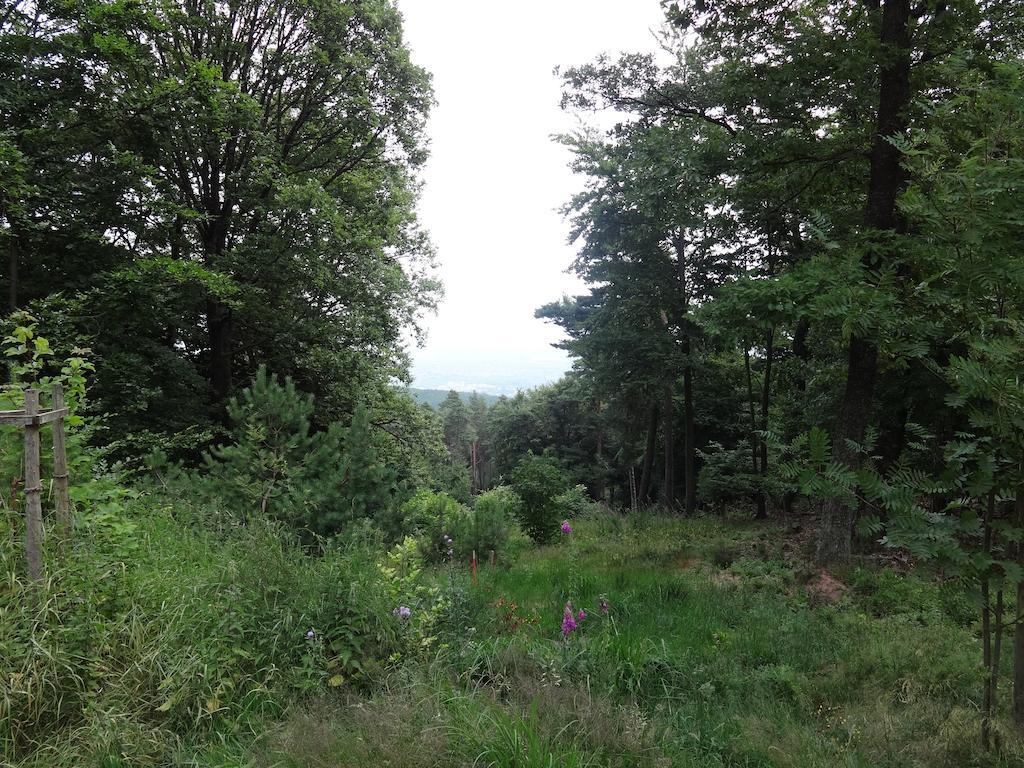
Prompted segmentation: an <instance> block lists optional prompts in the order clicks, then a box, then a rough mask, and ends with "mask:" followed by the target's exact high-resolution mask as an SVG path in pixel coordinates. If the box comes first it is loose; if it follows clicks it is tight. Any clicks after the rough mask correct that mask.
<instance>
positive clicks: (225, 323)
mask: <svg viewBox="0 0 1024 768" xmlns="http://www.w3.org/2000/svg"><path fill="white" fill-rule="evenodd" d="M206 322H207V326H208V332H209V336H210V371H209V377H210V389H211V390H212V391H213V401H214V404H215V405H216V406H217V407H218V408H221V407H223V405H224V403H225V402H226V401H227V399H228V395H229V394H230V393H231V386H232V381H231V380H232V366H231V330H232V327H231V326H232V322H231V310H230V309H228V308H227V307H226V306H224V304H222V303H221V302H219V301H216V300H209V301H207V302H206Z"/></svg>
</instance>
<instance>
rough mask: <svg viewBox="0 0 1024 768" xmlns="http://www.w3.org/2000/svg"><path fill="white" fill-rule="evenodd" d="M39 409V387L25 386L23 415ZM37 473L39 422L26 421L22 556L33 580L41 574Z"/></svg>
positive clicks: (41, 517)
mask: <svg viewBox="0 0 1024 768" xmlns="http://www.w3.org/2000/svg"><path fill="white" fill-rule="evenodd" d="M38 413H39V390H37V389H26V390H25V415H26V416H36V415H38ZM42 490H43V486H42V480H41V479H40V477H39V425H38V424H26V425H25V558H26V560H28V575H29V578H30V579H32V580H33V581H42V578H43V506H42V500H41V499H40V494H41V493H42Z"/></svg>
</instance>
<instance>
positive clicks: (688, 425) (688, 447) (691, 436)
mask: <svg viewBox="0 0 1024 768" xmlns="http://www.w3.org/2000/svg"><path fill="white" fill-rule="evenodd" d="M683 349H684V351H685V352H686V366H685V367H684V368H683V471H684V472H685V473H686V475H685V477H684V478H683V482H684V483H685V497H684V504H685V510H686V514H688V515H692V514H694V512H696V509H697V475H696V464H697V461H696V454H697V446H696V444H695V443H696V434H695V430H694V420H693V366H692V365H690V340H689V338H687V339H686V341H685V342H684V348H683Z"/></svg>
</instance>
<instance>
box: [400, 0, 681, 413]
mask: <svg viewBox="0 0 1024 768" xmlns="http://www.w3.org/2000/svg"><path fill="white" fill-rule="evenodd" d="M398 5H399V8H400V10H401V12H402V15H403V16H404V18H405V35H406V40H407V41H408V44H409V46H410V48H411V49H412V53H413V59H414V61H415V62H416V63H417V64H419V65H421V66H423V67H425V68H426V69H428V70H429V71H430V72H431V73H432V74H433V77H434V90H435V95H436V98H437V101H438V105H437V106H436V107H435V109H434V111H433V113H432V116H431V119H430V123H429V126H428V134H429V137H430V144H431V159H430V161H429V163H428V165H427V167H426V170H425V174H424V181H425V183H426V186H425V189H424V194H423V199H422V203H421V207H420V213H421V217H422V220H423V223H424V224H425V226H426V227H427V229H428V230H429V231H430V233H431V236H432V238H433V241H434V244H435V246H436V247H437V252H438V261H439V264H440V277H441V278H442V280H443V281H444V284H445V299H444V302H443V304H442V306H441V309H440V311H439V313H438V314H437V316H434V317H430V318H428V319H427V323H426V325H427V328H428V338H427V344H426V346H425V347H424V348H422V349H416V350H414V351H413V359H414V364H413V378H414V386H419V387H428V388H443V389H450V388H454V389H461V390H467V391H468V390H474V389H475V390H478V391H481V392H494V393H509V392H515V390H516V389H517V388H525V387H531V386H535V385H537V384H542V383H545V382H549V381H553V380H555V379H557V378H558V377H559V376H560V375H561V374H562V373H563V372H565V371H566V370H568V368H569V361H568V358H567V357H566V355H565V353H564V352H562V351H561V350H557V349H554V348H552V347H551V343H552V342H553V341H555V340H557V339H558V337H559V336H558V331H557V329H555V328H552V327H551V326H550V325H548V324H546V323H544V322H542V321H540V320H536V319H534V317H533V313H534V310H536V309H537V307H539V306H540V305H542V304H545V303H547V302H549V301H553V300H556V299H558V298H560V297H561V295H562V294H564V293H570V294H572V293H575V292H577V291H578V290H579V286H578V284H577V282H576V280H575V278H573V277H571V276H569V275H567V274H566V273H565V270H566V268H567V267H568V265H569V263H570V262H571V261H572V258H573V249H572V248H571V247H570V246H569V245H567V244H566V236H567V233H568V226H567V224H566V222H565V221H564V220H563V218H562V216H561V215H560V214H559V213H558V209H559V208H560V207H561V206H562V205H563V204H564V203H565V202H566V201H567V200H568V199H569V197H570V196H571V195H572V194H573V192H575V191H576V190H578V189H579V187H580V180H579V179H577V178H575V177H574V176H573V174H572V173H571V172H570V171H569V169H568V167H567V164H568V161H569V154H568V152H567V151H566V150H565V149H564V148H562V147H561V146H559V145H556V144H555V143H554V142H552V141H551V136H552V135H553V134H557V133H562V132H567V131H570V130H572V129H573V128H574V127H576V125H577V123H576V121H575V118H573V117H572V116H570V115H567V114H564V113H563V112H562V111H561V110H560V109H559V107H558V101H559V98H560V96H561V89H560V83H559V80H558V78H556V77H555V76H554V74H553V73H552V70H553V69H554V67H555V66H556V65H562V66H571V65H573V64H582V63H585V62H587V61H590V60H592V59H593V58H594V57H595V56H597V55H598V54H599V53H601V52H609V53H613V54H614V53H618V52H621V51H648V50H654V49H655V48H656V44H655V41H654V37H653V35H652V30H656V29H657V28H658V26H659V25H660V21H661V12H660V9H659V4H658V0H547V2H543V1H542V0H519V2H497V0H399V3H398Z"/></svg>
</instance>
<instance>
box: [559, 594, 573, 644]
mask: <svg viewBox="0 0 1024 768" xmlns="http://www.w3.org/2000/svg"><path fill="white" fill-rule="evenodd" d="M574 629H576V619H575V618H573V615H572V603H566V604H565V612H564V613H563V615H562V639H563V640H568V639H569V635H570V634H571V633H572V631H573V630H574Z"/></svg>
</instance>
